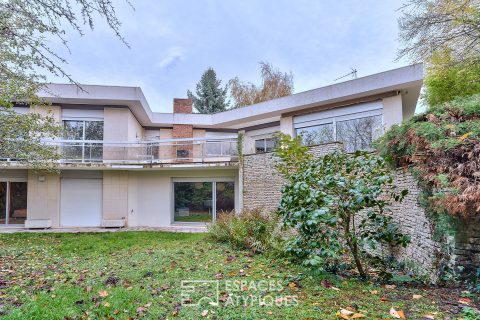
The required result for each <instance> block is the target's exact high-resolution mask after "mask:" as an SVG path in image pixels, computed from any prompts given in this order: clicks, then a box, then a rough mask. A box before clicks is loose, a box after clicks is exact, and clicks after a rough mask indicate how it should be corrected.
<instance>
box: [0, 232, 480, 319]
mask: <svg viewBox="0 0 480 320" xmlns="http://www.w3.org/2000/svg"><path fill="white" fill-rule="evenodd" d="M0 258H1V260H0V314H1V317H2V319H139V318H145V319H172V318H174V317H175V318H179V319H202V318H205V319H336V318H338V315H337V312H338V311H339V310H340V309H341V308H350V309H351V310H354V311H355V312H356V313H360V314H363V315H364V316H365V319H393V317H392V316H391V315H390V314H389V311H390V309H391V308H392V307H393V308H394V309H395V310H403V311H404V313H405V314H406V316H407V318H408V319H445V318H446V317H447V316H448V317H450V318H449V319H457V318H459V317H460V316H459V315H458V313H459V310H460V309H461V308H462V307H463V306H464V305H463V304H461V303H458V300H459V299H460V298H461V296H460V295H461V293H460V291H459V290H447V289H424V288H407V287H402V286H398V287H395V288H394V287H393V286H387V287H385V286H381V285H375V284H372V283H362V282H359V281H356V280H345V279H339V278H335V277H333V276H328V275H324V274H312V273H310V272H308V271H306V270H303V269H301V268H299V267H296V266H294V265H291V264H289V263H287V262H286V261H284V260H281V259H277V260H275V259H273V258H268V257H265V256H262V255H252V254H250V253H249V252H246V251H237V250H232V249H231V248H230V247H229V246H227V245H223V244H217V243H213V242H211V241H210V240H208V239H207V237H206V235H202V234H178V233H161V232H115V233H96V234H93V233H92V234H54V233H50V234H32V233H28V234H27V233H17V234H3V235H0ZM182 280H209V281H213V282H209V283H203V282H201V281H200V282H195V283H193V284H194V287H195V288H196V291H195V293H189V292H188V291H186V290H185V288H182ZM217 281H218V282H217ZM217 283H218V288H219V294H218V297H219V300H218V302H219V305H218V306H217V305H213V304H214V302H215V301H216V300H215V299H216V297H217V294H216V285H217ZM187 284H188V283H187ZM190 284H192V283H190ZM184 285H186V284H185V283H184ZM182 293H183V294H184V295H182ZM464 295H465V294H464ZM202 296H203V297H206V298H204V299H202V300H201V301H202V302H201V304H200V305H199V306H190V305H189V304H194V303H196V302H197V301H198V300H199V299H200V298H201V297H202ZM209 299H210V300H209ZM208 300H209V301H210V302H212V303H209V301H208ZM471 300H475V299H474V298H472V297H463V300H461V301H462V302H464V303H469V304H471V305H472V306H474V305H475V303H476V302H475V301H471ZM426 315H428V316H431V318H425V317H424V316H426ZM468 319H475V318H474V317H472V318H468Z"/></svg>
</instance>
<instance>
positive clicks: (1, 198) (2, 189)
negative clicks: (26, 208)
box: [0, 182, 7, 224]
mask: <svg viewBox="0 0 480 320" xmlns="http://www.w3.org/2000/svg"><path fill="white" fill-rule="evenodd" d="M0 224H7V183H6V182H0Z"/></svg>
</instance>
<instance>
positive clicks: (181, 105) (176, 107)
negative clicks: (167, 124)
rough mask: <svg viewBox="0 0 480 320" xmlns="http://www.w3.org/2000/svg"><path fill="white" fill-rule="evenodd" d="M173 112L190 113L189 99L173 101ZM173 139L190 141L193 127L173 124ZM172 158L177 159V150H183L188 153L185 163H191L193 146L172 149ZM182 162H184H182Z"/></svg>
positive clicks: (190, 104)
mask: <svg viewBox="0 0 480 320" xmlns="http://www.w3.org/2000/svg"><path fill="white" fill-rule="evenodd" d="M173 112H174V113H192V100H191V99H179V98H175V99H173ZM172 138H173V139H191V138H193V126H192V125H189V124H174V125H173V130H172ZM172 149H173V150H172V153H173V154H172V158H173V159H175V158H177V150H185V151H187V152H188V157H189V158H190V159H189V160H187V161H191V159H192V157H193V145H185V144H184V145H182V146H178V147H176V148H175V147H174V148H172ZM183 161H184V160H183Z"/></svg>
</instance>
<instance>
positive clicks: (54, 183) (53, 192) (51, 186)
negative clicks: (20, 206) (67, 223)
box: [27, 170, 60, 227]
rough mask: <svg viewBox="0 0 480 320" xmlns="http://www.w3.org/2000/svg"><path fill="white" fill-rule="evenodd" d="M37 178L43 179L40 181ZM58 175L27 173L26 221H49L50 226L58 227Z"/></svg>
mask: <svg viewBox="0 0 480 320" xmlns="http://www.w3.org/2000/svg"><path fill="white" fill-rule="evenodd" d="M39 176H43V177H45V181H40V179H39ZM59 218H60V175H58V174H53V173H52V174H38V173H35V172H33V171H31V170H29V172H28V189H27V219H51V221H52V226H53V227H58V226H59Z"/></svg>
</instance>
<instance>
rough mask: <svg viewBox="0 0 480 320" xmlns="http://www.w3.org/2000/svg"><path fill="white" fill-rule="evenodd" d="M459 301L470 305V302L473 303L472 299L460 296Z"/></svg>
mask: <svg viewBox="0 0 480 320" xmlns="http://www.w3.org/2000/svg"><path fill="white" fill-rule="evenodd" d="M458 302H459V303H461V304H465V305H467V306H469V305H470V303H472V299H469V298H460V299H458Z"/></svg>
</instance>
